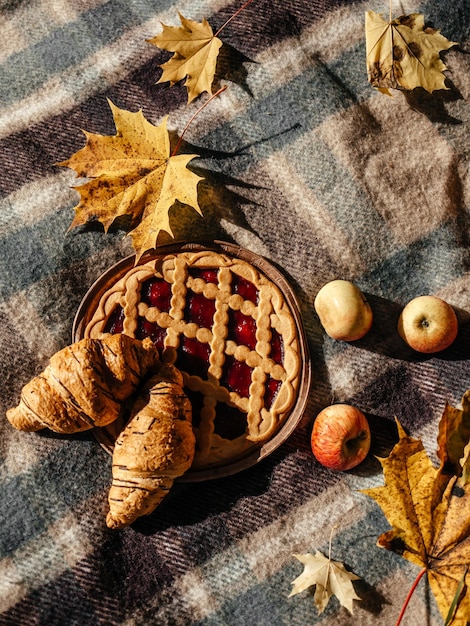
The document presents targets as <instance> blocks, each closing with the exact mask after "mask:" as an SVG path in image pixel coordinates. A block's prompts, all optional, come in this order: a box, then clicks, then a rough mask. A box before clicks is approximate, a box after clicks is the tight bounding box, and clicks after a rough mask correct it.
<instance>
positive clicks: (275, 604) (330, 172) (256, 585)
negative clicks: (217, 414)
mask: <svg viewBox="0 0 470 626" xmlns="http://www.w3.org/2000/svg"><path fill="white" fill-rule="evenodd" d="M395 4H398V3H395ZM239 6H240V3H235V2H229V1H226V0H194V1H191V2H189V1H188V0H181V2H179V3H177V4H176V3H174V2H173V1H171V0H154V1H153V2H152V1H150V0H130V1H126V2H124V1H122V0H81V1H80V2H71V1H68V0H50V1H47V2H41V1H40V0H31V2H24V1H21V0H3V2H2V3H1V4H0V9H1V22H0V35H1V37H0V41H1V44H0V76H1V80H0V85H1V86H0V101H1V108H0V162H1V168H0V171H1V175H0V249H1V256H0V292H1V299H0V321H1V323H0V372H1V375H0V386H1V394H0V402H1V413H2V419H1V420H0V444H1V457H0V491H1V496H0V503H1V504H0V515H1V524H0V624H5V625H8V626H10V625H15V626H16V625H18V626H42V625H46V624H47V625H49V626H53V625H57V626H69V625H77V626H78V625H81V626H82V625H85V624H86V625H97V626H98V625H100V626H101V625H103V626H104V625H120V626H136V625H145V626H148V625H152V626H153V625H155V626H167V625H168V626H183V625H184V626H196V625H197V626H245V625H246V626H263V625H268V624H269V625H270V626H278V625H279V626H281V625H288V626H296V625H298V626H305V625H306V624H322V625H325V626H326V625H330V624H342V625H347V624H357V623H360V624H364V625H366V624H376V623H380V624H383V625H385V626H388V625H392V624H394V623H395V621H396V618H397V616H398V613H399V611H400V608H401V606H402V604H403V601H404V598H405V596H406V593H407V591H408V589H409V587H410V586H411V584H412V581H413V579H414V578H415V576H416V574H417V571H416V568H415V567H414V566H412V565H411V564H409V563H408V562H406V561H404V560H403V559H401V558H400V557H398V556H396V555H394V554H391V553H388V552H386V551H384V550H380V549H379V548H377V547H376V538H377V537H378V535H379V534H380V533H381V532H383V531H385V530H387V529H388V525H387V521H386V520H385V518H384V516H383V515H382V513H381V511H380V510H379V509H378V507H377V505H376V504H375V503H374V502H372V501H371V500H369V499H368V498H366V497H365V496H364V495H362V494H361V493H360V490H361V489H364V488H368V487H371V486H376V485H379V484H382V475H381V472H380V468H379V465H378V462H377V461H376V460H375V459H374V458H373V457H372V456H371V458H370V459H369V460H368V461H367V462H366V463H365V464H364V465H363V466H361V467H360V468H358V469H357V470H356V471H351V472H348V473H334V472H331V471H328V470H326V469H324V468H322V467H320V466H319V465H318V464H317V463H316V462H315V461H314V459H313V457H312V454H311V452H310V448H309V434H310V430H311V425H312V422H313V419H314V416H315V414H316V413H317V412H318V411H319V410H320V409H321V408H323V407H324V406H325V405H327V404H330V403H331V402H332V401H344V402H349V403H352V404H355V405H356V406H358V407H359V408H361V409H362V410H363V411H364V412H366V414H367V415H368V417H369V419H370V421H371V426H372V430H373V446H372V452H373V453H374V454H377V455H383V454H386V453H387V451H388V450H389V449H390V447H391V445H392V444H393V441H394V437H395V426H394V417H398V418H399V419H400V422H401V423H402V424H403V426H404V427H405V428H406V429H408V430H409V431H410V433H411V434H413V435H414V436H416V437H420V438H421V439H422V440H423V443H424V444H425V446H426V448H427V449H428V451H429V452H430V453H433V452H434V450H435V448H436V433H437V423H438V420H439V417H440V415H441V414H442V411H443V409H444V406H445V403H446V402H450V403H451V404H454V405H457V404H458V403H459V402H460V399H461V397H462V394H463V393H464V392H465V390H466V389H468V388H469V387H470V369H469V358H470V332H469V318H470V273H469V270H470V248H469V244H470V214H469V198H470V177H469V161H470V155H469V150H468V146H469V142H468V139H469V133H468V124H469V122H470V110H469V95H470V66H469V60H468V59H469V56H468V52H469V23H470V20H469V18H470V6H469V3H468V0H454V1H452V2H450V0H445V1H443V2H438V1H437V0H431V1H429V2H419V1H416V2H408V1H405V2H403V3H400V7H398V6H397V7H395V8H396V10H397V11H403V12H406V13H410V12H413V11H419V12H422V13H424V15H425V18H426V20H429V21H430V22H431V23H433V24H434V25H435V26H436V27H439V28H440V29H441V31H442V33H443V34H444V35H445V36H446V37H447V38H448V39H450V40H453V41H458V42H460V48H459V49H453V50H451V51H449V52H448V53H447V54H446V61H447V65H448V66H449V70H450V72H449V79H450V81H451V83H450V84H451V89H450V90H449V91H446V92H443V93H436V94H433V95H432V96H431V95H428V94H426V93H421V92H420V91H419V90H418V92H417V93H413V94H410V95H409V96H408V97H405V96H404V95H402V94H399V95H395V96H394V97H393V98H388V97H386V96H384V95H382V94H379V93H377V92H375V91H374V90H373V89H372V88H371V87H370V86H369V84H368V83H367V76H366V70H365V61H364V57H365V42H364V11H365V10H367V9H370V8H371V9H375V10H377V11H387V10H388V7H384V6H383V3H379V2H369V3H362V2H352V1H348V0H331V1H329V2H328V1H327V0H315V1H314V2H312V1H311V0H300V1H299V0H296V1H294V0H283V1H282V2H280V1H279V0H275V1H274V2H270V1H268V0H254V1H253V2H252V3H251V4H250V5H249V6H248V7H246V9H245V10H244V11H243V12H242V13H240V15H239V16H238V17H237V18H236V19H235V20H233V21H232V22H231V23H230V25H229V27H227V29H226V30H225V31H223V35H221V37H222V39H223V41H224V43H225V44H226V50H225V52H224V54H223V55H222V56H221V60H220V66H221V67H220V80H221V83H226V84H228V85H229V88H228V89H227V90H226V91H225V92H224V93H223V94H221V95H220V97H218V98H217V99H215V100H214V101H213V102H212V103H211V104H210V105H209V106H208V107H206V109H205V110H204V111H203V112H202V113H201V114H200V115H199V116H198V117H197V118H196V120H195V121H194V123H193V124H192V125H191V126H190V129H189V131H188V133H187V135H186V136H185V138H186V140H187V142H188V145H189V148H194V150H195V151H196V152H197V153H198V154H200V155H201V158H200V159H197V161H195V162H194V164H195V166H196V167H197V170H198V172H199V171H200V172H201V173H202V174H203V175H205V177H206V179H205V181H204V182H203V183H201V184H200V194H201V195H200V199H201V207H202V209H203V212H204V218H201V217H199V216H197V215H196V214H195V213H194V212H192V211H191V210H189V209H188V210H186V209H184V210H183V218H182V219H181V220H180V222H178V224H177V225H175V236H176V238H181V239H194V240H207V239H214V238H216V239H221V240H227V241H234V242H236V243H237V244H239V245H241V246H244V247H246V248H248V249H251V250H253V251H254V252H257V253H258V254H261V255H264V256H265V257H266V258H268V259H269V260H271V261H272V262H274V263H276V264H277V265H278V266H279V267H280V268H281V269H282V270H283V272H284V273H285V275H286V276H287V277H288V278H289V280H290V282H291V284H292V286H293V287H294V289H295V291H296V293H297V296H298V299H299V303H300V307H301V311H302V317H303V321H304V326H305V330H306V334H307V338H308V343H309V348H310V354H311V358H312V367H313V381H312V387H311V391H310V395H309V401H308V407H307V410H306V412H305V415H304V417H303V419H302V421H301V423H300V425H299V427H298V428H297V430H296V431H295V433H294V434H293V435H292V436H291V437H290V438H289V439H288V441H287V442H286V443H285V444H283V445H282V446H281V447H280V448H279V449H278V450H276V451H275V452H274V453H273V454H272V455H271V456H269V457H268V458H267V459H265V460H264V461H262V462H261V463H259V464H258V465H256V466H255V467H253V468H250V469H248V470H246V471H244V472H242V473H240V474H238V475H235V476H231V477H227V478H223V479H218V480H214V481H207V482H204V483H192V484H191V483H178V484H176V485H175V487H174V489H173V490H172V492H171V493H170V494H169V496H168V497H167V498H166V500H165V501H164V502H163V503H162V504H161V505H160V507H159V508H158V509H157V510H156V511H155V512H154V514H152V515H151V516H149V517H147V518H143V519H141V520H139V521H138V522H136V523H135V524H134V525H133V526H132V527H131V528H127V529H125V530H123V531H120V532H116V531H110V530H108V529H107V528H106V527H105V524H104V519H105V511H106V497H107V489H108V486H109V483H110V475H111V460H110V458H109V457H108V455H106V454H105V453H104V452H103V450H102V449H101V448H100V447H99V445H98V444H97V442H96V441H95V440H94V439H93V438H92V437H91V436H90V435H89V434H85V435H81V436H74V437H59V436H55V435H53V434H51V433H49V432H42V433H32V434H27V433H18V432H16V431H13V429H12V428H11V426H10V425H9V424H8V422H7V421H6V419H5V417H4V416H5V412H6V410H7V409H8V408H10V407H11V406H13V405H14V404H16V402H17V399H18V396H19V393H20V390H21V387H22V386H23V385H24V384H25V383H26V382H27V381H28V380H29V379H30V378H32V377H33V376H34V375H35V374H37V373H38V372H39V371H41V369H43V367H44V366H45V364H46V363H47V360H48V358H49V357H50V356H51V354H52V353H53V352H55V351H56V350H58V349H60V348H62V347H63V346H65V345H66V344H67V343H69V342H70V341H71V338H70V337H71V328H72V321H73V317H74V314H75V311H76V309H77V307H78V305H79V303H80V301H81V298H82V297H83V296H84V294H85V292H86V291H87V289H88V288H89V287H90V285H91V284H92V283H93V282H94V280H95V279H96V278H97V277H98V276H99V275H100V274H101V273H102V272H103V271H104V270H106V269H107V268H108V267H109V266H111V265H112V264H113V263H114V262H115V261H117V260H119V259H121V258H123V257H124V256H126V255H127V254H129V253H130V252H131V248H130V244H129V240H128V239H127V238H123V234H122V232H110V233H108V234H104V233H103V232H102V230H100V229H99V228H92V227H91V228H90V227H84V228H81V229H76V230H74V231H72V232H67V229H68V227H69V225H70V223H71V221H72V218H73V207H74V206H75V204H76V203H77V194H76V192H75V191H74V190H73V189H72V188H71V186H72V185H73V184H74V183H75V179H74V178H73V176H71V173H70V172H69V171H68V170H64V169H62V168H57V167H56V166H55V165H54V164H55V163H57V162H60V161H62V160H64V159H66V158H68V157H69V156H70V155H71V154H72V153H73V152H74V151H76V150H78V149H79V148H80V147H81V146H82V145H83V143H84V136H83V134H82V133H81V131H80V129H81V128H84V129H86V130H88V131H90V132H99V133H102V134H114V127H113V123H112V116H111V112H110V109H109V106H108V104H107V98H109V99H110V100H111V101H112V102H114V103H115V104H116V105H117V106H119V107H120V108H124V109H128V110H132V111H136V110H138V109H142V110H143V112H144V114H145V115H146V117H147V118H148V119H150V120H151V121H153V122H154V123H157V122H159V121H160V120H161V119H162V118H163V116H164V115H166V114H169V125H170V127H171V128H173V129H174V130H176V131H178V132H181V130H182V129H183V128H184V126H185V124H186V122H187V121H188V120H189V119H190V117H191V115H192V114H193V113H194V112H195V110H196V109H197V107H198V106H199V104H200V101H196V102H194V103H192V104H191V105H189V106H188V105H186V92H185V89H184V87H182V86H175V87H173V88H170V87H169V86H168V85H156V84H155V83H156V81H157V79H158V76H159V71H158V65H159V64H161V63H162V62H163V61H164V60H165V59H166V58H167V56H165V53H162V52H161V51H159V50H157V49H156V48H154V47H152V46H150V45H149V44H147V43H146V41H145V40H146V39H149V38H151V37H152V36H153V35H155V34H156V33H157V32H158V31H159V28H160V22H163V23H166V24H177V23H178V21H177V10H179V11H180V12H181V13H182V14H183V15H185V16H186V17H190V18H192V19H195V20H200V19H202V18H203V17H206V18H208V20H209V22H210V23H211V25H212V26H213V28H214V29H217V28H218V27H219V26H220V25H222V24H223V23H224V22H225V21H226V19H228V18H229V17H230V16H231V15H232V14H233V13H234V12H235V11H236V10H237V9H238V8H239ZM334 278H346V279H349V280H353V281H355V282H356V283H357V284H358V285H359V286H360V287H361V288H362V289H363V290H364V291H365V292H366V293H367V294H368V296H369V298H370V301H371V304H372V307H373V310H374V319H375V322H374V326H373V328H372V330H371V332H370V333H369V335H368V336H367V337H366V338H364V339H363V340H361V341H359V342H355V343H354V344H346V343H341V342H336V341H333V340H331V339H329V338H328V337H327V336H325V334H324V333H323V332H322V329H321V328H320V326H319V323H318V320H317V318H316V316H315V314H314V312H313V307H312V301H313V298H314V296H315V294H316V292H317V291H318V289H319V288H320V287H321V286H322V285H323V284H324V283H325V282H327V281H329V280H332V279H334ZM424 293H433V294H436V295H439V296H441V297H444V298H445V299H447V300H448V301H449V302H450V303H451V304H452V305H453V306H454V307H455V308H456V310H457V313H458V317H459V321H460V334H459V337H458V340H457V342H456V344H455V345H454V346H453V347H452V348H451V349H449V350H448V351H446V353H445V354H443V355H439V356H434V357H432V358H429V357H427V358H418V357H417V355H416V354H411V353H409V352H406V350H404V348H403V346H402V345H401V344H400V343H399V342H398V340H397V335H396V321H397V318H398V315H399V312H400V309H401V307H402V306H403V305H404V304H405V303H406V302H407V301H408V300H409V299H411V298H413V297H415V296H417V295H421V294H424ZM333 527H335V531H334V537H333V542H332V546H333V551H332V556H333V558H334V559H336V560H341V561H344V562H345V564H346V565H347V567H349V568H350V569H351V570H352V571H354V572H355V573H356V574H357V575H358V576H360V577H361V581H358V582H357V583H356V585H355V588H356V590H357V592H358V594H359V595H360V596H361V598H362V600H361V601H360V602H355V607H354V608H355V613H354V615H350V614H349V613H348V612H347V610H346V609H344V608H342V607H341V606H340V605H339V603H338V601H337V600H336V599H332V600H331V601H330V603H329V605H328V607H327V608H326V610H325V612H324V613H323V614H322V615H319V614H318V612H317V611H316V609H315V607H314V604H313V597H312V594H311V593H309V592H304V593H303V594H300V595H298V596H295V597H288V595H289V592H290V589H291V584H290V583H291V581H292V580H293V579H294V578H296V577H297V576H298V575H299V573H300V572H301V569H302V568H301V566H300V564H299V563H298V562H297V561H296V560H295V559H294V558H293V556H292V554H293V553H294V552H314V551H315V550H316V549H319V550H321V551H323V552H324V553H327V551H328V540H329V536H330V532H331V529H332V528H333ZM423 622H425V623H427V624H429V625H432V626H437V625H438V624H441V623H442V620H441V617H440V615H439V612H438V610H437V607H436V605H435V603H434V600H433V599H432V595H431V593H430V591H429V588H427V587H426V585H425V584H424V583H422V584H421V585H420V587H419V588H418V589H417V591H416V593H415V595H414V596H413V600H412V602H411V604H410V607H409V609H408V613H407V622H406V623H407V624H421V623H423Z"/></svg>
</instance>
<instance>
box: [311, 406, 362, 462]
mask: <svg viewBox="0 0 470 626" xmlns="http://www.w3.org/2000/svg"><path fill="white" fill-rule="evenodd" d="M370 439H371V437H370V427H369V422H368V421H367V418H366V416H365V415H364V413H362V411H360V410H359V409H357V408H356V407H354V406H351V405H350V404H331V405H330V406H327V407H326V408H324V409H323V410H322V411H320V413H319V414H318V415H317V417H316V419H315V422H314V424H313V429H312V435H311V440H310V443H311V447H312V452H313V454H314V456H315V458H316V459H317V461H319V463H321V464H322V465H324V466H325V467H328V468H329V469H334V470H348V469H351V468H353V467H356V465H359V463H362V461H363V460H364V459H365V458H366V456H367V454H368V453H369V449H370Z"/></svg>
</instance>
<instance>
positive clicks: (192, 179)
mask: <svg viewBox="0 0 470 626" xmlns="http://www.w3.org/2000/svg"><path fill="white" fill-rule="evenodd" d="M109 105H110V107H111V110H112V113H113V118H114V123H115V126H116V134H115V135H113V136H103V135H98V134H92V133H87V132H85V135H86V144H85V146H84V147H83V148H81V149H80V150H78V151H77V152H76V153H75V154H73V155H72V156H71V157H70V158H69V159H67V160H66V161H63V162H62V163H59V164H58V165H62V166H65V167H70V168H71V169H73V170H75V172H76V174H77V176H78V177H82V178H87V179H90V180H88V181H87V182H85V183H84V184H83V185H80V186H78V187H76V188H75V189H77V191H78V192H79V193H80V202H79V204H78V205H77V206H76V207H75V218H74V220H73V222H72V224H71V226H70V228H73V227H75V226H78V225H79V224H85V223H86V222H88V221H90V220H92V219H93V220H98V221H99V222H101V223H102V224H103V226H104V228H105V231H107V230H108V229H109V227H110V226H111V224H112V223H113V222H114V221H115V220H116V219H117V218H119V217H122V216H127V217H128V218H130V220H131V224H132V230H131V231H130V233H129V234H130V236H131V238H132V245H133V247H134V250H135V251H136V256H137V259H138V258H140V256H142V254H143V253H144V252H146V251H147V250H150V249H152V248H154V247H155V246H156V245H157V238H158V236H159V234H160V232H162V231H165V232H167V233H168V234H169V235H170V236H173V232H172V229H171V226H170V218H169V211H170V209H171V208H172V207H173V205H175V203H176V202H177V201H178V202H180V203H182V204H187V205H189V206H191V207H193V208H194V209H195V210H196V211H197V212H198V213H199V214H200V215H202V212H201V209H200V208H199V205H198V200H197V185H198V183H199V181H200V180H201V177H200V176H197V175H196V174H194V173H193V172H191V171H190V170H189V169H188V168H187V165H188V163H189V162H190V161H191V160H192V159H194V158H195V157H197V156H198V155H197V154H181V155H172V154H170V139H169V135H168V131H167V128H166V121H167V118H165V119H164V120H163V121H162V123H161V124H159V125H158V126H154V125H153V124H151V123H150V122H149V121H148V120H146V119H145V117H144V116H143V114H142V111H138V112H137V113H132V112H130V111H125V110H123V109H119V108H118V107H116V106H115V105H113V104H112V102H109Z"/></svg>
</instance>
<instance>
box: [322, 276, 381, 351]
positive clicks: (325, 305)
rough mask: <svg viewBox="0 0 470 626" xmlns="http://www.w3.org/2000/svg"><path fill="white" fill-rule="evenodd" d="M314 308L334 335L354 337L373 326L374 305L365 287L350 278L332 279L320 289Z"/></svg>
mask: <svg viewBox="0 0 470 626" xmlns="http://www.w3.org/2000/svg"><path fill="white" fill-rule="evenodd" d="M314 307H315V311H316V312H317V315H318V317H319V318H320V322H321V325H322V326H323V328H324V329H325V332H326V333H327V334H328V335H329V336H330V337H332V338H333V339H340V340H341V341H355V340H356V339H360V338H361V337H364V335H365V334H366V333H367V332H368V331H369V330H370V327H371V326H372V317H373V316H372V309H371V307H370V304H369V303H368V302H367V299H366V297H365V296H364V294H363V293H362V291H361V290H360V289H359V287H357V285H355V284H354V283H352V282H350V281H349V280H332V281H331V282H329V283H326V285H323V287H322V288H321V289H320V291H319V292H318V293H317V295H316V297H315V301H314Z"/></svg>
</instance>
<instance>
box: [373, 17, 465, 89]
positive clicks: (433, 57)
mask: <svg viewBox="0 0 470 626" xmlns="http://www.w3.org/2000/svg"><path fill="white" fill-rule="evenodd" d="M455 45H457V44H456V43H455V42H453V41H449V40H448V39H446V38H445V37H444V36H443V35H441V34H440V32H439V31H438V30H435V29H433V28H425V25H424V16H423V15H421V14H420V13H412V14H410V15H402V16H400V17H397V18H396V19H392V18H391V16H390V20H389V21H387V20H385V19H384V18H383V17H382V16H381V15H379V14H378V13H375V12H374V11H367V12H366V56H367V73H368V77H369V82H370V83H371V85H372V86H373V87H376V88H377V89H379V91H382V92H384V93H388V94H390V92H389V89H390V88H391V89H402V90H406V91H411V90H412V89H415V88H416V87H423V88H424V89H426V90H427V91H428V92H432V91H435V90H436V89H447V87H446V85H445V76H444V74H443V73H442V72H443V71H444V70H446V69H447V67H446V66H445V64H444V63H443V61H442V59H441V58H440V56H439V53H440V52H441V51H442V50H448V49H449V48H451V47H452V46H455Z"/></svg>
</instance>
